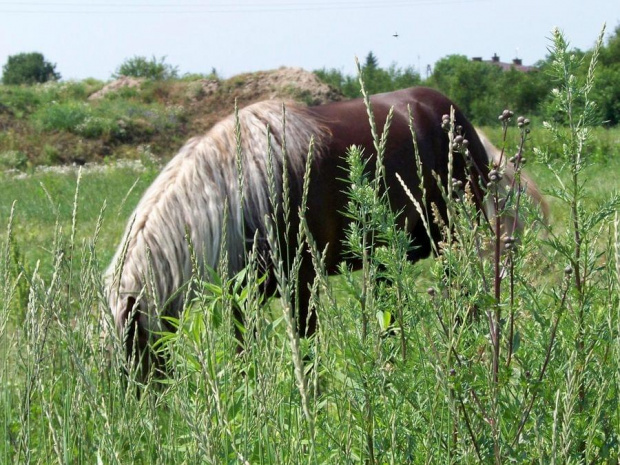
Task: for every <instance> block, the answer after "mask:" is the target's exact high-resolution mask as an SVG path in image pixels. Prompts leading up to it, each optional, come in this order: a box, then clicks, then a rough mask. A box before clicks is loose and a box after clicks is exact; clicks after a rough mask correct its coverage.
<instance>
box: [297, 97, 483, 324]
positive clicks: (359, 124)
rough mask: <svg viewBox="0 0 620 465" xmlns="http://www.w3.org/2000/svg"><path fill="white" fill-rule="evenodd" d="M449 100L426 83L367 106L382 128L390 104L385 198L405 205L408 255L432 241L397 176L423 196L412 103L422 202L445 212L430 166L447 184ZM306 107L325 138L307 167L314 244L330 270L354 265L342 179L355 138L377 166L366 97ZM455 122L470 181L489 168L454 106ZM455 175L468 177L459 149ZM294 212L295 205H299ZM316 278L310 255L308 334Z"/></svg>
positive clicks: (302, 287) (305, 295)
mask: <svg viewBox="0 0 620 465" xmlns="http://www.w3.org/2000/svg"><path fill="white" fill-rule="evenodd" d="M452 106H454V104H453V103H452V102H451V101H450V100H449V99H448V98H446V97H445V96H443V95H442V94H440V93H439V92H437V91H435V90H433V89H429V88H423V87H416V88H411V89H404V90H399V91H395V92H390V93H384V94H378V95H375V96H373V97H371V107H372V110H373V115H374V118H375V121H376V126H377V128H378V130H379V131H382V129H383V127H384V124H385V121H386V118H387V115H388V112H389V111H390V108H391V107H393V108H394V112H393V118H392V122H391V125H390V128H389V132H388V138H387V145H386V150H385V155H384V165H385V172H386V180H387V185H388V189H389V199H390V204H391V206H392V209H393V210H394V211H399V212H402V214H401V215H400V216H399V221H398V223H399V224H398V225H397V227H404V226H405V224H406V225H407V229H408V232H409V234H410V236H411V239H412V241H413V245H414V246H415V247H414V248H412V250H411V252H410V254H409V259H410V260H412V261H416V260H418V259H421V258H425V257H427V256H428V255H429V254H430V252H431V244H430V239H429V237H428V234H427V233H426V231H425V229H424V226H423V224H422V222H421V221H420V217H419V214H418V212H417V211H416V209H415V207H414V205H413V204H412V202H411V200H410V199H409V198H408V197H407V196H406V193H405V191H404V189H403V188H402V186H401V184H400V183H399V182H398V180H397V178H396V174H397V173H398V174H399V175H400V177H401V178H402V179H403V181H404V182H405V184H406V185H407V186H408V187H409V189H410V190H411V192H412V193H413V195H414V196H415V197H416V198H417V199H418V200H420V202H421V200H422V195H421V191H420V189H419V185H420V181H419V179H418V176H417V169H416V163H415V156H414V144H413V140H412V135H411V130H410V127H409V109H410V111H411V115H412V116H413V127H414V131H415V134H416V139H417V145H418V150H419V156H420V160H421V161H422V170H423V177H424V186H425V190H426V193H427V202H428V204H427V205H426V208H428V211H430V203H431V202H433V203H435V204H436V205H437V206H438V207H439V210H440V212H441V213H442V215H443V216H444V218H445V203H444V201H443V197H442V195H441V192H440V189H439V187H438V186H437V182H436V181H435V177H434V176H433V175H432V172H435V173H437V174H438V175H439V176H440V177H441V179H442V183H443V184H444V187H445V185H446V183H447V180H448V154H449V139H448V134H447V133H446V131H444V130H443V129H442V127H441V123H442V116H443V115H446V114H447V115H449V114H450V110H451V107H452ZM307 111H308V114H309V115H310V116H311V117H313V118H317V119H318V120H319V121H320V122H321V123H322V124H323V126H324V127H325V128H326V129H327V132H328V134H329V137H328V138H327V140H325V141H324V144H323V146H322V147H321V148H320V154H318V155H317V156H316V157H315V160H314V164H313V167H312V171H311V174H310V190H309V195H308V208H307V211H306V220H307V222H308V226H309V229H310V231H311V233H312V236H313V238H314V240H315V241H316V244H317V246H318V249H319V250H325V249H326V248H327V256H326V263H325V265H326V267H327V270H328V272H330V273H336V272H337V266H338V264H339V263H341V262H342V261H348V262H350V263H349V264H350V265H351V266H352V267H353V268H355V267H358V266H359V263H357V262H352V261H351V259H350V257H348V256H347V255H346V253H345V250H344V249H343V240H344V233H345V231H346V230H347V224H348V222H349V221H350V220H349V219H348V218H347V217H346V216H345V215H344V214H343V212H344V211H345V209H346V203H347V201H348V198H347V195H346V189H347V187H348V186H347V183H346V181H344V180H345V179H346V178H347V170H348V167H347V164H346V160H345V154H346V152H347V150H348V149H349V148H350V147H351V146H352V145H355V146H358V147H360V148H362V149H363V153H364V154H365V157H366V158H368V159H369V163H368V165H367V166H368V171H369V173H374V170H375V164H374V159H375V147H374V143H373V137H372V134H371V129H370V123H369V120H368V115H367V110H366V106H365V104H364V101H363V99H356V100H350V101H345V102H336V103H331V104H327V105H322V106H316V107H311V108H309V109H308V110H307ZM455 121H456V124H458V125H460V126H461V127H462V134H463V135H464V137H465V138H467V139H468V140H469V151H470V154H471V157H472V159H473V162H474V164H475V165H476V167H475V169H473V170H471V171H472V172H473V173H472V174H473V177H474V182H475V183H477V179H478V176H479V174H480V173H482V174H483V175H484V173H486V172H487V171H488V159H487V155H486V152H485V150H484V147H483V145H482V143H481V142H480V140H479V138H478V136H477V134H476V131H475V129H474V127H473V126H472V125H471V124H470V123H469V121H468V120H467V119H466V118H465V117H464V116H463V114H462V113H461V112H460V111H459V110H458V109H456V112H455ZM452 175H453V177H454V178H456V179H458V180H461V181H462V182H463V184H465V183H466V182H467V180H468V172H467V170H466V163H465V160H464V158H463V156H462V155H460V154H455V156H454V159H453V173H452ZM478 192H479V191H478ZM295 204H299V199H298V198H295V199H294V205H295ZM293 211H295V212H296V211H297V209H296V208H295V209H294V210H293ZM292 216H294V215H292ZM293 226H294V227H292V228H291V231H296V228H295V226H297V224H294V225H293ZM432 233H433V236H434V237H433V240H434V241H439V240H440V239H441V237H440V232H439V230H438V229H437V228H436V226H434V225H433V226H432ZM289 239H292V238H289ZM292 245H295V244H292ZM313 279H314V270H313V268H312V265H311V264H310V260H309V259H306V260H305V261H304V262H303V265H302V269H301V271H300V276H299V292H300V307H301V308H300V315H299V329H300V334H302V335H303V334H305V335H311V334H313V333H314V331H315V329H316V315H309V317H308V315H307V302H308V299H309V291H308V285H309V284H311V283H312V280H313ZM306 322H307V324H308V326H306Z"/></svg>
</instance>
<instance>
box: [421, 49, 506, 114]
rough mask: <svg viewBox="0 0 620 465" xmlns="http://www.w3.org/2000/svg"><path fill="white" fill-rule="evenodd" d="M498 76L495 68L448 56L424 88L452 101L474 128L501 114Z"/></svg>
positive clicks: (499, 69)
mask: <svg viewBox="0 0 620 465" xmlns="http://www.w3.org/2000/svg"><path fill="white" fill-rule="evenodd" d="M502 73H503V71H502V70H501V68H499V67H498V66H494V65H492V64H489V63H484V62H479V61H471V60H469V59H468V58H467V57H466V56H464V55H449V56H447V57H445V58H442V59H441V60H439V61H438V62H437V63H436V64H435V70H434V71H433V75H432V76H431V77H430V78H429V79H428V82H427V84H428V85H430V86H432V87H435V88H437V89H438V90H440V91H441V92H443V93H444V94H446V95H447V96H448V97H450V98H451V99H452V100H454V102H455V103H456V104H457V105H458V106H459V107H460V108H461V110H463V111H464V112H465V114H466V115H467V116H468V117H469V118H470V119H471V120H472V121H474V122H475V123H476V124H488V123H490V122H492V121H494V120H496V119H497V115H498V114H499V113H498V111H499V112H501V107H502V104H501V103H500V102H501V99H500V94H501V93H500V92H499V83H500V82H501V80H502Z"/></svg>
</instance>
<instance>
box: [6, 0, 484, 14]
mask: <svg viewBox="0 0 620 465" xmlns="http://www.w3.org/2000/svg"><path fill="white" fill-rule="evenodd" d="M489 1H490V0H393V1H389V0H388V1H359V0H357V1H353V2H343V1H340V2H337V1H335V2H292V3H291V2H264V3H263V2H261V3H255V2H253V3H252V4H247V3H236V4H230V3H227V4H225V3H219V4H201V3H168V2H157V3H148V4H147V3H132V2H122V3H121V2H106V3H97V2H95V3H75V2H42V1H25V2H14V1H8V2H7V1H0V12H2V13H33V14H36V13H39V14H50V13H62V14H74V13H77V14H79V13H83V14H91V13H96V14H117V13H122V14H126V13H138V14H143V13H152V14H153V13H155V14H158V13H164V14H171V13H181V14H186V13H268V12H289V11H290V12H295V11H322V10H343V9H348V10H361V9H373V8H402V7H414V6H419V5H437V4H444V5H445V4H465V3H482V2H489ZM6 7H8V8H9V9H7V8H6ZM24 7H26V8H24ZM38 7H46V9H44V10H43V9H39V8H38ZM110 7H112V9H111V8H110ZM69 8H70V9H69Z"/></svg>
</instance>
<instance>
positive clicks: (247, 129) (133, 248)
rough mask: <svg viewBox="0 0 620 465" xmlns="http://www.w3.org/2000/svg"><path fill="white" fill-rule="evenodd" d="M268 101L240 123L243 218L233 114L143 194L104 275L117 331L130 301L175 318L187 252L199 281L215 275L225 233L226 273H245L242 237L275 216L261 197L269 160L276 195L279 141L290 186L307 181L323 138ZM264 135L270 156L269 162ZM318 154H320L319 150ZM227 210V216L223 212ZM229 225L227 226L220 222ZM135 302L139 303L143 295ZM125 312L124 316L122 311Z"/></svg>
mask: <svg viewBox="0 0 620 465" xmlns="http://www.w3.org/2000/svg"><path fill="white" fill-rule="evenodd" d="M282 120H283V103H282V102H279V101H265V102H260V103H256V104H254V105H251V106H248V107H246V108H244V109H241V110H240V111H239V112H238V122H239V131H240V134H239V135H240V137H239V140H240V141H241V153H242V158H241V164H242V167H243V183H244V187H243V210H242V207H241V204H240V203H241V202H240V193H239V182H238V172H237V171H238V170H237V155H236V153H237V137H236V132H235V126H236V119H235V116H234V115H232V116H230V117H228V118H226V119H224V120H223V121H221V122H220V123H218V124H217V125H215V126H214V127H213V128H212V129H211V130H210V131H209V132H208V133H207V134H206V135H204V136H202V137H196V138H193V139H191V140H189V141H188V142H187V143H186V144H185V146H183V148H181V150H180V151H179V153H178V154H177V155H176V156H175V157H174V158H173V159H172V160H171V161H170V163H169V164H168V165H167V166H166V167H165V168H164V170H163V171H162V172H161V174H160V175H159V176H158V177H157V179H156V180H155V181H154V182H153V184H152V185H151V186H150V187H149V188H148V190H147V191H146V193H145V194H144V196H143V197H142V199H141V200H140V202H139V203H138V206H137V207H136V209H135V211H134V213H133V215H132V220H131V221H130V222H129V225H128V226H127V228H126V230H125V233H124V240H123V242H122V243H123V245H122V246H121V247H120V248H119V249H118V251H117V252H116V255H115V256H114V258H113V260H112V263H111V265H110V267H109V268H108V270H107V272H106V281H107V287H108V298H109V304H110V308H111V310H112V314H113V316H114V319H115V322H116V325H117V326H118V327H119V328H122V326H123V325H124V323H125V320H126V318H127V311H128V309H127V298H128V297H130V296H133V297H134V298H135V299H136V300H137V301H138V302H139V306H140V309H141V310H142V312H143V313H148V314H151V316H156V315H155V314H154V312H155V313H157V312H159V311H161V310H162V309H163V307H164V305H167V313H169V314H172V315H178V313H179V312H180V310H181V309H182V306H183V293H180V294H181V295H177V296H176V297H175V298H174V299H173V300H172V301H171V302H164V301H163V300H164V299H166V298H169V297H170V296H172V295H173V294H174V293H175V292H176V291H177V290H178V289H179V288H181V287H182V286H183V285H184V284H185V283H186V282H187V281H188V280H189V279H190V277H191V274H192V257H191V254H190V247H189V245H188V240H187V238H189V242H190V243H191V244H192V247H193V249H194V256H195V257H196V259H197V262H198V266H199V268H200V270H199V271H200V272H202V273H204V272H205V268H206V267H209V268H216V267H217V265H218V262H219V260H220V251H221V248H222V232H223V231H224V230H226V231H227V236H228V239H227V241H226V247H227V249H226V251H227V254H228V261H229V268H230V270H229V271H230V272H233V273H234V272H236V271H238V270H239V269H240V268H242V266H243V264H244V246H245V243H246V237H247V235H246V229H245V228H247V231H250V235H252V234H253V233H254V231H258V232H259V233H258V234H259V236H262V237H263V238H264V235H265V217H266V215H268V214H269V213H271V211H272V208H271V204H270V200H269V192H268V185H269V183H268V179H267V178H268V171H269V170H268V164H269V159H270V158H271V160H272V163H273V173H274V175H275V176H274V177H275V182H276V190H277V192H278V193H281V191H282V187H281V183H282V175H281V173H282V169H283V153H284V149H283V141H284V140H285V139H286V160H287V166H288V172H290V173H291V174H292V176H294V177H295V178H297V181H299V180H301V178H302V177H303V173H304V168H305V162H306V158H307V153H308V149H309V145H310V141H311V138H312V137H314V138H315V140H316V142H317V143H316V145H315V147H320V143H321V139H322V137H323V132H324V130H323V129H322V128H321V126H320V125H319V123H317V122H316V120H314V119H313V118H311V117H309V116H308V114H307V113H306V112H305V111H304V109H303V108H302V107H299V106H296V105H294V104H287V105H286V127H285V128H283V124H282ZM268 128H269V133H270V134H271V138H270V140H271V143H270V149H271V154H272V155H271V157H268V152H269V150H268V137H267V133H268ZM317 150H318V149H317ZM226 206H228V211H225V210H226ZM225 218H227V220H226V221H227V224H226V225H224V220H225ZM141 293H142V294H141ZM129 310H130V309H129ZM139 318H140V323H141V325H143V327H145V328H147V329H150V330H153V329H155V330H157V329H159V326H158V325H159V321H160V320H159V318H147V315H146V314H141V315H140V316H139Z"/></svg>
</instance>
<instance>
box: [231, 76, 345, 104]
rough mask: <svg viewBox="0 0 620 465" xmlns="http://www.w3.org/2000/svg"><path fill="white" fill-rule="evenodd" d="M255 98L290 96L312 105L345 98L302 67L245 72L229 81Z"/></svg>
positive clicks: (242, 92) (250, 97)
mask: <svg viewBox="0 0 620 465" xmlns="http://www.w3.org/2000/svg"><path fill="white" fill-rule="evenodd" d="M228 81H229V83H230V84H232V85H233V86H234V87H236V88H237V89H238V90H239V92H240V94H241V95H240V97H243V98H244V99H251V100H259V99H260V100H265V99H272V98H290V99H293V100H297V101H301V102H304V103H306V104H308V105H320V104H323V103H327V102H333V101H336V100H341V99H342V95H341V94H340V93H339V92H337V91H336V90H334V89H333V88H332V87H330V86H328V85H327V84H325V83H323V82H321V80H320V79H319V78H318V77H317V76H316V75H315V74H314V73H311V72H309V71H306V70H304V69H302V68H285V67H283V68H279V69H276V70H272V71H260V72H257V73H249V74H241V75H239V76H235V77H233V78H231V79H229V80H228Z"/></svg>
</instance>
